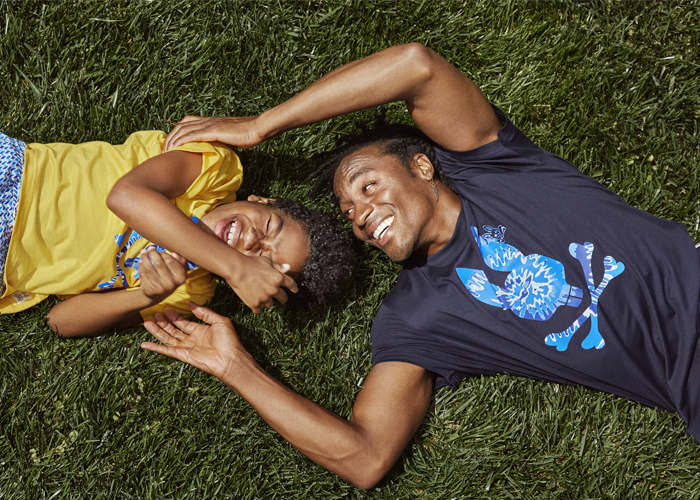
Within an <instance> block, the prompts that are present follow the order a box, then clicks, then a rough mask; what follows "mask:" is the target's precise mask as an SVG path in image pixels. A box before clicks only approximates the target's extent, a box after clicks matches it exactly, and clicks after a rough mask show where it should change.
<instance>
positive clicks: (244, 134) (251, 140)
mask: <svg viewBox="0 0 700 500" xmlns="http://www.w3.org/2000/svg"><path fill="white" fill-rule="evenodd" d="M256 118H257V117H255V116H243V117H232V118H227V117H225V116H209V117H202V116H186V117H184V118H183V119H182V120H180V123H178V124H177V125H175V128H173V129H172V130H171V131H170V133H169V134H168V137H166V138H165V142H164V143H163V152H166V151H168V150H170V149H172V148H174V147H176V146H181V145H183V144H186V143H188V142H196V141H209V142H211V141H219V142H223V143H225V144H229V145H231V146H237V147H239V148H243V149H247V148H252V147H253V146H257V145H258V144H260V143H261V142H262V141H263V138H262V137H260V135H259V134H258V132H257V131H256V130H255V128H254V127H253V125H254V123H255V119H256Z"/></svg>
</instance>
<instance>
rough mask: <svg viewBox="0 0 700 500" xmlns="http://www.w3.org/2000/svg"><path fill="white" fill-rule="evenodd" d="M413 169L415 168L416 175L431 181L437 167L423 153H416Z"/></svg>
mask: <svg viewBox="0 0 700 500" xmlns="http://www.w3.org/2000/svg"><path fill="white" fill-rule="evenodd" d="M412 163H413V165H412V166H413V167H414V168H415V170H414V171H415V173H416V174H417V175H419V176H420V177H421V178H422V179H425V180H426V181H430V180H432V179H433V176H434V175H435V167H433V164H432V163H431V162H430V160H429V159H428V157H427V156H425V155H424V154H423V153H416V155H415V156H414V157H413V160H412Z"/></svg>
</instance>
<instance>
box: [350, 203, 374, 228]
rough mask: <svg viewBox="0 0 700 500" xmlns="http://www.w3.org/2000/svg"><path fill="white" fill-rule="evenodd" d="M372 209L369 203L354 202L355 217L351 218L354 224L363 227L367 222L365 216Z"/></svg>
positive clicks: (367, 215)
mask: <svg viewBox="0 0 700 500" xmlns="http://www.w3.org/2000/svg"><path fill="white" fill-rule="evenodd" d="M373 210H374V207H373V206H372V204H371V203H364V202H360V203H356V204H355V214H356V215H355V219H354V220H353V222H354V224H355V225H356V226H357V227H359V228H364V226H365V224H367V217H369V215H370V214H371V213H372V211H373Z"/></svg>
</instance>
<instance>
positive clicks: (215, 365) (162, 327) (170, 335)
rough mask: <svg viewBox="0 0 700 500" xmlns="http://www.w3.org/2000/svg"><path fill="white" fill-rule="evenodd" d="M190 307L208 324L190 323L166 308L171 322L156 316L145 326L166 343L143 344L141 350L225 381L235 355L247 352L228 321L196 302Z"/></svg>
mask: <svg viewBox="0 0 700 500" xmlns="http://www.w3.org/2000/svg"><path fill="white" fill-rule="evenodd" d="M189 307H190V309H191V310H192V312H193V313H194V315H195V316H196V317H198V318H199V319H201V320H203V321H205V322H206V323H208V324H206V325H202V324H200V323H193V322H191V321H187V320H186V319H183V318H182V317H181V316H180V315H179V314H177V313H176V312H175V311H173V310H171V309H166V310H165V314H166V316H167V319H166V318H165V317H164V316H163V315H162V314H156V315H155V322H153V321H146V322H145V323H144V325H143V326H144V327H145V328H146V330H148V331H149V332H151V334H152V335H153V336H154V337H155V338H157V339H158V340H160V341H161V342H162V344H155V343H153V342H143V343H142V344H141V347H142V348H143V349H147V350H149V351H152V352H157V353H160V354H164V355H165V356H168V357H171V358H174V359H178V360H180V361H183V362H185V363H187V364H190V365H192V366H194V367H195V368H199V369H200V370H202V371H205V372H207V373H209V374H211V375H214V376H215V377H217V378H219V379H223V378H224V377H225V376H226V374H227V373H228V372H229V370H231V368H232V367H233V365H234V360H235V354H236V353H237V352H245V351H244V349H243V347H242V346H241V343H240V341H239V340H238V336H237V335H236V330H235V329H234V328H233V325H232V324H231V321H230V320H229V319H228V318H225V317H223V316H220V315H218V314H216V313H215V312H214V311H212V310H211V309H207V308H206V307H202V306H199V305H197V304H195V303H194V302H190V303H189ZM168 320H170V321H168Z"/></svg>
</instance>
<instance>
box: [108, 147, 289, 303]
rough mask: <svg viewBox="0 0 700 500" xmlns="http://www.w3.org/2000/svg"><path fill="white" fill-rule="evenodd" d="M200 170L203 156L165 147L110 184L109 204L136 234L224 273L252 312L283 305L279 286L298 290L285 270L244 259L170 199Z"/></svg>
mask: <svg viewBox="0 0 700 500" xmlns="http://www.w3.org/2000/svg"><path fill="white" fill-rule="evenodd" d="M201 170H202V156H201V154H199V153H189V152H186V151H169V152H168V153H164V154H161V155H158V156H155V157H153V158H150V159H149V160H147V161H145V162H143V163H142V164H141V165H139V166H137V167H136V168H134V169H133V170H132V171H130V172H129V173H128V174H126V175H125V176H124V177H122V178H121V179H120V180H119V181H118V182H117V183H116V184H115V186H114V188H112V191H111V192H110V194H109V196H108V198H107V206H108V207H109V208H110V210H112V212H114V213H115V214H116V215H117V216H118V217H119V218H120V219H122V220H123V221H124V222H126V223H127V224H128V225H129V226H130V227H131V228H133V229H134V230H136V231H137V232H138V233H139V234H140V235H142V236H143V237H145V238H147V239H148V240H150V241H152V242H154V243H157V244H158V245H160V246H162V247H164V248H167V249H168V250H171V251H174V252H177V253H178V254H180V255H182V256H183V257H185V258H186V259H188V260H190V261H192V262H195V263H197V264H198V265H200V266H201V267H203V268H204V269H206V270H208V271H210V272H212V273H214V274H218V275H219V276H221V277H223V278H224V279H225V280H226V281H227V282H228V284H229V285H231V288H233V290H234V292H236V294H237V295H238V296H239V297H240V298H241V300H243V302H244V303H245V304H246V305H247V306H248V307H250V308H251V309H252V310H253V312H256V313H259V312H261V311H262V308H261V305H265V306H266V307H272V306H273V304H274V302H273V300H272V299H273V297H274V298H276V299H277V300H279V301H280V302H282V303H285V302H286V301H287V295H286V293H285V291H284V290H283V289H282V287H285V288H287V289H289V290H292V291H293V292H296V291H297V286H296V283H295V282H294V280H293V279H292V278H290V277H289V276H287V275H285V274H284V273H283V272H281V270H283V269H284V268H283V267H282V266H281V265H277V264H275V263H273V262H272V261H270V259H268V258H266V257H248V256H245V255H243V254H241V253H240V252H238V251H237V250H235V249H233V248H231V247H229V246H228V245H226V243H224V242H223V241H221V240H219V239H218V238H216V237H215V236H213V235H211V234H207V233H206V232H204V231H203V230H202V229H201V228H199V227H197V225H196V224H195V223H194V222H192V221H191V220H190V219H189V217H187V216H186V215H185V214H184V213H182V212H181V211H180V210H179V209H178V208H177V207H176V206H175V205H173V204H172V203H171V202H170V200H171V199H174V198H177V197H178V196H180V195H182V194H184V193H185V192H186V191H187V189H188V188H189V187H190V185H191V184H192V183H193V182H194V181H195V179H197V177H198V176H199V174H200V173H201Z"/></svg>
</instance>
